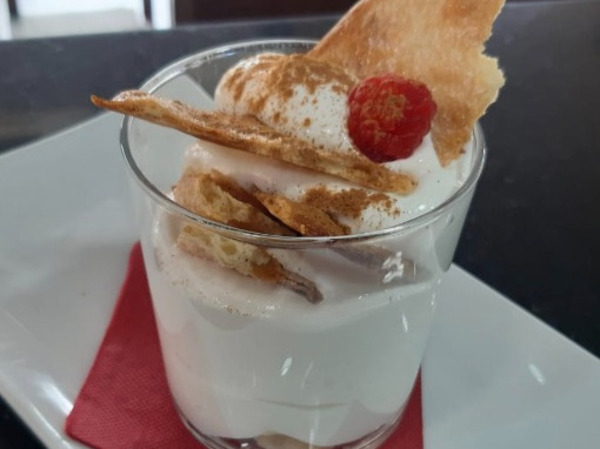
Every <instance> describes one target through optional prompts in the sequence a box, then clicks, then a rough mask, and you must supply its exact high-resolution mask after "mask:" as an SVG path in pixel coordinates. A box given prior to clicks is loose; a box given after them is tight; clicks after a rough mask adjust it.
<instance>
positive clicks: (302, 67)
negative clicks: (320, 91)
mask: <svg viewBox="0 0 600 449" xmlns="http://www.w3.org/2000/svg"><path fill="white" fill-rule="evenodd" d="M259 72H260V73H261V74H263V75H264V76H265V82H264V85H265V86H269V88H268V89H263V90H262V91H252V92H251V91H250V89H248V92H246V88H247V85H248V84H249V83H250V82H251V81H252V80H253V79H255V78H256V77H257V76H258V75H259ZM356 81H357V80H356V79H355V78H354V77H353V76H351V75H348V74H346V73H345V72H344V71H343V70H342V69H340V68H338V67H336V66H333V65H330V64H327V63H324V62H322V61H317V60H314V59H312V58H310V57H308V56H306V55H302V54H293V55H279V54H264V55H261V56H260V57H259V58H255V59H253V60H249V61H248V62H246V63H245V64H244V63H243V64H242V65H241V66H239V67H236V68H235V69H234V70H232V73H231V75H230V76H229V77H228V78H227V79H226V80H225V82H224V87H225V89H227V90H229V91H231V92H232V93H233V99H234V100H235V101H236V102H239V101H240V99H241V98H242V97H243V96H244V95H248V98H247V102H248V113H250V114H252V115H256V116H258V115H260V113H261V112H262V111H263V110H264V108H265V105H266V102H267V98H268V97H269V96H270V95H272V94H273V93H275V95H277V96H278V97H279V98H280V99H281V100H282V101H284V102H285V101H287V100H288V99H289V98H290V97H292V96H293V95H294V89H295V87H296V86H299V85H300V86H303V87H304V88H305V89H306V90H307V91H308V92H309V93H310V94H311V95H312V94H314V93H315V91H316V90H317V88H318V87H319V86H323V85H330V87H331V89H332V90H333V91H334V92H337V93H342V94H345V93H347V92H348V91H349V90H350V89H351V88H352V86H354V84H355V83H356Z"/></svg>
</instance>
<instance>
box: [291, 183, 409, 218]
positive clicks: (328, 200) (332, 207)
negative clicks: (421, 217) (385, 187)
mask: <svg viewBox="0 0 600 449" xmlns="http://www.w3.org/2000/svg"><path fill="white" fill-rule="evenodd" d="M302 202H304V203H306V204H309V205H311V206H313V207H316V208H318V209H321V210H323V211H325V212H327V213H329V214H340V215H343V216H346V217H350V218H354V219H357V218H360V216H361V214H362V212H363V211H364V210H365V209H366V208H367V207H369V206H375V207H378V208H379V209H380V210H385V211H387V212H388V214H390V215H393V216H398V214H399V213H400V211H399V210H398V208H397V207H394V201H393V200H392V198H390V197H389V196H388V195H386V194H385V193H379V192H376V193H369V192H367V191H366V190H364V189H354V188H353V189H345V190H340V191H332V190H329V189H328V188H327V187H326V186H325V185H319V186H316V187H313V188H311V189H309V190H308V191H307V192H306V193H305V194H304V196H303V198H302Z"/></svg>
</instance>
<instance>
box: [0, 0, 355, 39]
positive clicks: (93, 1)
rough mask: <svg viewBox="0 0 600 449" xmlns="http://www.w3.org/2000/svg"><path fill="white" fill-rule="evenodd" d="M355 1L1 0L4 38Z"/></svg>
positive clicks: (322, 9) (344, 5) (334, 6)
mask: <svg viewBox="0 0 600 449" xmlns="http://www.w3.org/2000/svg"><path fill="white" fill-rule="evenodd" d="M352 3H354V0H300V1H298V0H288V1H281V0H221V1H214V0H85V1H80V0H52V1H49V0H0V39H4V40H8V39H28V38H37V37H43V36H65V35H73V34H94V33H107V32H119V31H131V30H137V29H151V28H152V29H165V28H171V27H173V26H175V25H176V24H185V23H191V22H208V21H216V20H235V19H242V18H266V17H277V16H286V15H306V14H317V13H332V12H341V11H344V10H347V9H348V8H349V6H350V5H352Z"/></svg>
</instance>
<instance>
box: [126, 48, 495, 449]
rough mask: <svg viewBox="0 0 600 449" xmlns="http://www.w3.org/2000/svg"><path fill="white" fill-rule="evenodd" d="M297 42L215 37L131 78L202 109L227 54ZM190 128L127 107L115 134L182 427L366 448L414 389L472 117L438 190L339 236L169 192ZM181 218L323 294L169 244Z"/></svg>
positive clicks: (245, 439)
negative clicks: (255, 227)
mask: <svg viewBox="0 0 600 449" xmlns="http://www.w3.org/2000/svg"><path fill="white" fill-rule="evenodd" d="M312 45H313V42H310V41H298V40H277V41H254V42H244V43H239V44H233V45H229V46H225V47H220V48H217V49H213V50H209V51H205V52H202V53H199V54H197V55H194V56H191V57H188V58H185V59H183V60H180V61H177V62H175V63H174V64H172V65H170V66H169V67H167V68H165V69H164V70H162V71H160V72H159V73H157V74H156V75H155V76H153V77H152V78H151V79H150V80H149V81H148V82H147V83H146V84H145V85H144V86H143V87H142V89H143V90H146V91H148V92H152V93H155V94H157V95H159V96H164V97H169V98H173V99H178V100H181V101H183V102H186V103H188V104H191V105H195V106H198V107H204V108H210V107H211V97H212V94H213V92H214V89H215V87H216V84H217V83H218V80H219V79H220V77H221V75H222V74H223V73H224V71H225V70H226V69H227V68H229V67H231V66H232V65H233V64H235V63H236V62H237V61H238V60H240V59H241V58H245V57H248V56H251V55H253V54H256V53H259V52H266V51H272V52H273V51H274V52H283V53H291V52H304V51H306V50H307V49H309V48H310V47H311V46H312ZM193 140H194V139H193V138H191V137H189V136H186V135H184V134H182V133H179V132H177V131H173V130H170V129H166V128H161V127H159V126H156V125H152V124H148V123H145V122H143V121H140V120H137V119H132V118H129V117H126V118H125V119H124V122H123V126H122V131H121V144H122V148H123V153H124V156H125V159H126V162H127V166H128V167H129V171H130V173H131V175H132V176H131V179H132V180H133V181H134V182H132V186H133V189H132V190H133V192H134V198H135V199H134V205H135V209H136V215H137V219H138V223H139V227H140V233H141V234H140V236H141V243H142V248H143V253H144V259H145V264H146V268H147V272H148V279H149V283H150V288H151V292H152V299H153V304H154V309H155V314H156V320H157V325H158V329H159V335H160V341H161V347H162V354H163V358H164V363H165V367H166V371H167V378H168V381H169V386H170V389H171V392H172V395H173V398H174V400H175V404H176V406H177V408H178V410H179V412H180V415H181V417H182V419H183V421H184V423H185V424H186V425H187V426H188V428H189V429H190V430H191V431H192V432H193V434H194V435H195V436H196V437H197V438H198V439H199V440H201V441H202V442H203V443H204V444H205V445H206V446H208V447H211V448H220V449H223V448H227V449H231V448H234V449H240V448H247V449H251V448H256V449H258V448H263V449H272V448H287V447H293V448H304V447H306V448H320V447H327V448H331V447H335V448H342V447H343V448H344V449H359V448H367V447H368V448H376V447H378V446H379V445H380V444H381V443H382V442H383V441H384V440H385V438H386V437H387V436H388V435H389V434H390V432H391V431H392V430H393V429H394V426H395V425H396V424H397V422H398V421H399V419H400V418H401V415H402V412H403V409H404V406H405V403H406V400H407V398H408V397H409V394H410V392H411V390H412V388H413V385H414V382H415V379H416V376H417V374H418V371H419V367H420V363H421V360H422V356H423V352H424V349H425V346H426V341H427V337H428V334H429V328H430V326H431V322H432V317H433V312H434V309H435V297H436V291H437V289H438V285H439V283H440V280H441V278H442V276H443V274H444V272H445V271H447V269H448V268H449V266H450V263H451V261H452V257H453V254H454V251H455V248H456V245H457V242H458V239H459V235H460V232H461V229H462V226H463V222H464V219H465V215H466V213H467V209H468V207H469V204H470V201H471V197H472V195H473V191H474V189H475V186H476V183H477V180H478V178H479V175H480V173H481V170H482V168H483V163H484V159H485V157H484V156H485V150H484V139H483V135H482V132H481V130H480V128H479V126H477V127H476V129H475V130H474V133H473V139H472V141H471V142H470V143H469V145H472V151H473V157H472V161H473V163H472V170H471V171H470V174H469V177H468V179H467V180H466V182H465V183H464V185H463V186H462V187H461V188H460V189H459V190H458V191H456V192H455V193H454V194H453V195H452V196H451V197H450V198H449V199H448V200H447V201H445V202H444V203H443V204H441V205H439V206H438V207H436V208H435V209H433V210H431V211H429V212H427V213H425V214H423V215H421V216H419V217H417V218H414V219H411V220H410V221H407V222H405V223H403V224H401V225H398V226H396V227H393V228H386V229H382V230H380V231H377V232H370V233H365V234H360V235H353V236H344V237H319V238H308V237H282V236H268V235H263V234H256V233H252V232H247V231H243V230H240V229H236V228H232V227H229V226H225V225H222V224H219V223H216V222H213V221H210V220H207V219H205V218H203V217H201V216H198V215H196V214H194V213H192V212H190V211H189V210H187V209H184V208H183V207H181V206H179V205H178V204H177V203H175V202H174V201H173V200H172V199H171V196H170V192H171V188H172V186H173V185H174V183H175V182H176V181H177V179H178V178H179V176H180V174H181V171H182V164H183V153H184V151H185V149H186V148H187V147H188V146H189V145H190V144H191V143H192V142H193ZM251 169H256V170H259V169H260V168H259V167H255V168H251ZM185 225H191V226H193V227H196V229H198V230H200V232H201V233H202V234H203V235H212V236H217V237H216V238H217V239H218V241H219V242H220V244H224V245H227V243H231V242H232V241H233V242H236V243H235V244H244V245H250V246H249V247H251V248H257V247H258V248H261V249H263V250H266V251H267V252H269V253H270V254H272V255H276V257H277V258H278V259H279V260H285V261H287V265H286V266H291V267H292V268H293V269H297V270H301V271H302V274H303V275H304V276H305V277H307V278H311V279H313V280H314V282H315V283H316V284H317V285H318V286H319V288H320V289H321V291H322V293H323V296H324V299H323V301H322V302H321V303H319V304H316V305H315V304H311V303H309V302H308V301H306V300H305V299H304V298H303V297H302V296H301V295H299V294H297V293H294V292H293V291H291V290H290V289H288V288H286V287H282V286H278V285H276V284H271V283H267V282H264V281H257V280H255V279H253V278H251V277H246V276H243V275H240V274H238V273H237V272H234V271H231V270H229V269H226V268H222V267H221V266H219V265H218V264H216V263H215V262H212V261H210V260H206V259H203V258H200V257H194V256H190V255H188V254H186V253H183V252H182V251H181V250H179V249H178V248H177V245H175V243H174V242H175V240H176V239H177V236H178V233H179V232H180V230H181V228H182V227H183V226H185ZM238 242H240V243H238ZM288 444H289V445H290V446H287V445H288Z"/></svg>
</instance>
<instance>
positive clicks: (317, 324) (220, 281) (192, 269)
mask: <svg viewBox="0 0 600 449" xmlns="http://www.w3.org/2000/svg"><path fill="white" fill-rule="evenodd" d="M165 217H166V216H164V215H163V216H162V219H161V220H160V221H159V222H158V223H157V228H156V229H155V234H154V237H155V248H154V250H155V255H156V258H155V260H156V266H155V265H154V263H150V264H148V273H149V280H150V287H151V290H152V297H153V300H154V306H155V309H156V317H157V323H158V328H159V332H160V337H161V345H162V348H163V354H164V357H165V365H166V368H167V374H168V378H169V384H170V386H171V390H172V393H173V395H174V397H175V400H176V402H177V405H178V407H179V408H180V410H181V411H182V412H183V414H184V415H185V416H186V417H187V419H189V420H190V421H191V422H192V424H193V425H194V426H195V427H197V428H198V429H200V430H201V431H202V432H203V433H205V434H208V435H214V436H219V437H223V438H238V439H246V438H252V437H258V436H260V435H265V434H272V433H278V434H282V435H286V436H289V437H292V438H295V439H298V440H301V441H305V442H307V443H311V444H315V445H318V446H333V445H337V444H342V443H347V442H350V441H353V440H356V439H358V438H361V437H363V436H365V435H366V434H369V433H370V432H373V431H374V430H376V429H377V428H378V427H380V426H383V425H385V424H389V423H390V422H392V421H393V420H394V419H395V418H396V417H397V416H398V414H399V413H400V412H401V410H402V409H403V407H404V405H405V401H406V397H407V395H408V394H409V392H410V390H411V388H412V385H413V381H414V378H415V375H416V373H417V370H418V368H419V363H420V358H421V353H422V350H423V347H424V345H425V343H426V339H427V334H428V330H429V326H430V323H431V319H432V313H433V309H434V301H433V289H434V287H435V285H434V284H435V282H434V281H433V278H431V279H429V280H427V281H426V282H422V283H419V284H414V285H410V286H404V287H402V288H401V289H399V288H398V287H397V286H396V287H391V286H390V285H387V284H385V283H382V281H381V275H378V276H375V275H373V274H372V273H371V274H369V272H368V271H367V270H365V269H364V268H360V267H358V266H356V265H354V264H352V263H350V262H348V261H347V260H345V259H344V258H342V257H341V256H339V255H337V254H335V253H333V252H330V251H327V252H323V251H321V252H319V253H316V252H315V253H310V252H303V253H302V254H297V253H296V252H294V253H293V254H288V255H283V257H282V259H284V260H285V259H286V258H287V263H288V264H289V265H294V266H295V267H296V269H297V270H299V271H301V272H302V273H303V274H304V275H306V276H309V277H311V279H313V280H314V281H315V282H316V283H317V284H318V285H319V288H320V289H321V290H322V291H323V293H324V295H325V297H326V301H325V302H323V303H322V304H320V305H318V306H315V305H313V304H310V303H308V302H307V301H305V300H303V299H302V298H301V297H299V296H298V295H296V294H295V293H293V292H291V291H290V290H289V289H286V288H283V287H280V286H276V285H272V284H269V283H265V282H259V281H256V280H255V279H252V278H249V277H244V276H241V275H239V274H237V273H235V272H232V271H230V270H227V269H223V268H221V267H219V266H218V265H217V264H215V263H212V262H209V261H206V260H202V259H199V258H196V257H193V256H190V255H188V254H186V253H183V252H181V251H180V250H179V249H178V248H177V246H176V245H175V243H174V237H175V235H176V232H175V230H174V229H172V226H173V224H172V223H171V222H170V221H169V219H167V218H165ZM278 255H279V256H282V254H281V253H279V254H278ZM198 273H202V275H201V276H198ZM209 280H210V281H209ZM374 285H375V286H374ZM375 378H376V379H377V382H373V379H375Z"/></svg>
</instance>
